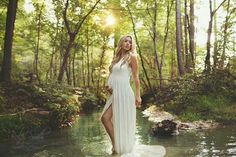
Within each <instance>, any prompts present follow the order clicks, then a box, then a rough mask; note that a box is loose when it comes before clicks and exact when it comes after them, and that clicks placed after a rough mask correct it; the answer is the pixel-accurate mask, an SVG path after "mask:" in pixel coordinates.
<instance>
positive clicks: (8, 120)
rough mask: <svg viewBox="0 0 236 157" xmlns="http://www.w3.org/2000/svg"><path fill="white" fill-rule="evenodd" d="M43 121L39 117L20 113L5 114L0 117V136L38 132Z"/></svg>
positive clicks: (26, 134)
mask: <svg viewBox="0 0 236 157" xmlns="http://www.w3.org/2000/svg"><path fill="white" fill-rule="evenodd" d="M43 127H44V123H43V122H42V121H40V120H39V119H35V118H33V117H28V116H21V115H6V116H1V117H0V137H1V138H10V137H17V136H21V137H25V136H29V135H31V134H33V133H39V132H40V131H41V130H42V128H43Z"/></svg>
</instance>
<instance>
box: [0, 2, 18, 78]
mask: <svg viewBox="0 0 236 157" xmlns="http://www.w3.org/2000/svg"><path fill="white" fill-rule="evenodd" d="M17 3H18V0H9V3H8V7H7V20H6V32H5V39H4V56H3V64H2V71H1V81H4V82H10V81H11V56H12V40H13V34H14V33H13V32H14V24H15V19H16V10H17Z"/></svg>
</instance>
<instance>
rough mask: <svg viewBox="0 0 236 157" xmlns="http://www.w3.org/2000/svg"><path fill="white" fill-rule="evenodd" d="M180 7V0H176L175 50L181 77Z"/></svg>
mask: <svg viewBox="0 0 236 157" xmlns="http://www.w3.org/2000/svg"><path fill="white" fill-rule="evenodd" d="M181 43H182V42H181V6H180V0H176V49H177V60H178V69H179V74H180V76H183V75H184V73H185V71H184V66H183V56H182V47H181Z"/></svg>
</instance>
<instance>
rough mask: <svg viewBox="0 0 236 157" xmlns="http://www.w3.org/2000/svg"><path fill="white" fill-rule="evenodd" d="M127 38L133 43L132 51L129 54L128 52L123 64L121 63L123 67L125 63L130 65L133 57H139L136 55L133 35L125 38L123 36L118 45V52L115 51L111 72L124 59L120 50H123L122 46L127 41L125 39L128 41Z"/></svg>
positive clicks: (110, 67)
mask: <svg viewBox="0 0 236 157" xmlns="http://www.w3.org/2000/svg"><path fill="white" fill-rule="evenodd" d="M127 37H129V38H131V42H132V44H131V49H130V50H129V51H128V52H126V54H125V55H124V56H123V62H122V63H121V66H122V65H123V64H125V63H128V64H129V62H130V58H131V55H137V54H136V49H135V41H134V38H133V37H132V36H131V35H124V36H122V37H121V38H120V40H119V42H118V44H117V48H116V50H115V55H114V57H113V59H112V62H111V65H110V66H109V71H110V72H111V71H112V67H113V66H114V64H115V63H117V62H119V61H120V59H121V58H122V56H121V55H122V54H121V51H120V50H121V48H122V47H121V46H122V44H123V42H124V41H125V39H126V38H127Z"/></svg>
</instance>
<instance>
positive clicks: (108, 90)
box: [105, 86, 112, 94]
mask: <svg viewBox="0 0 236 157" xmlns="http://www.w3.org/2000/svg"><path fill="white" fill-rule="evenodd" d="M105 88H106V90H107V92H108V93H109V94H112V88H111V87H109V86H105Z"/></svg>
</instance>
